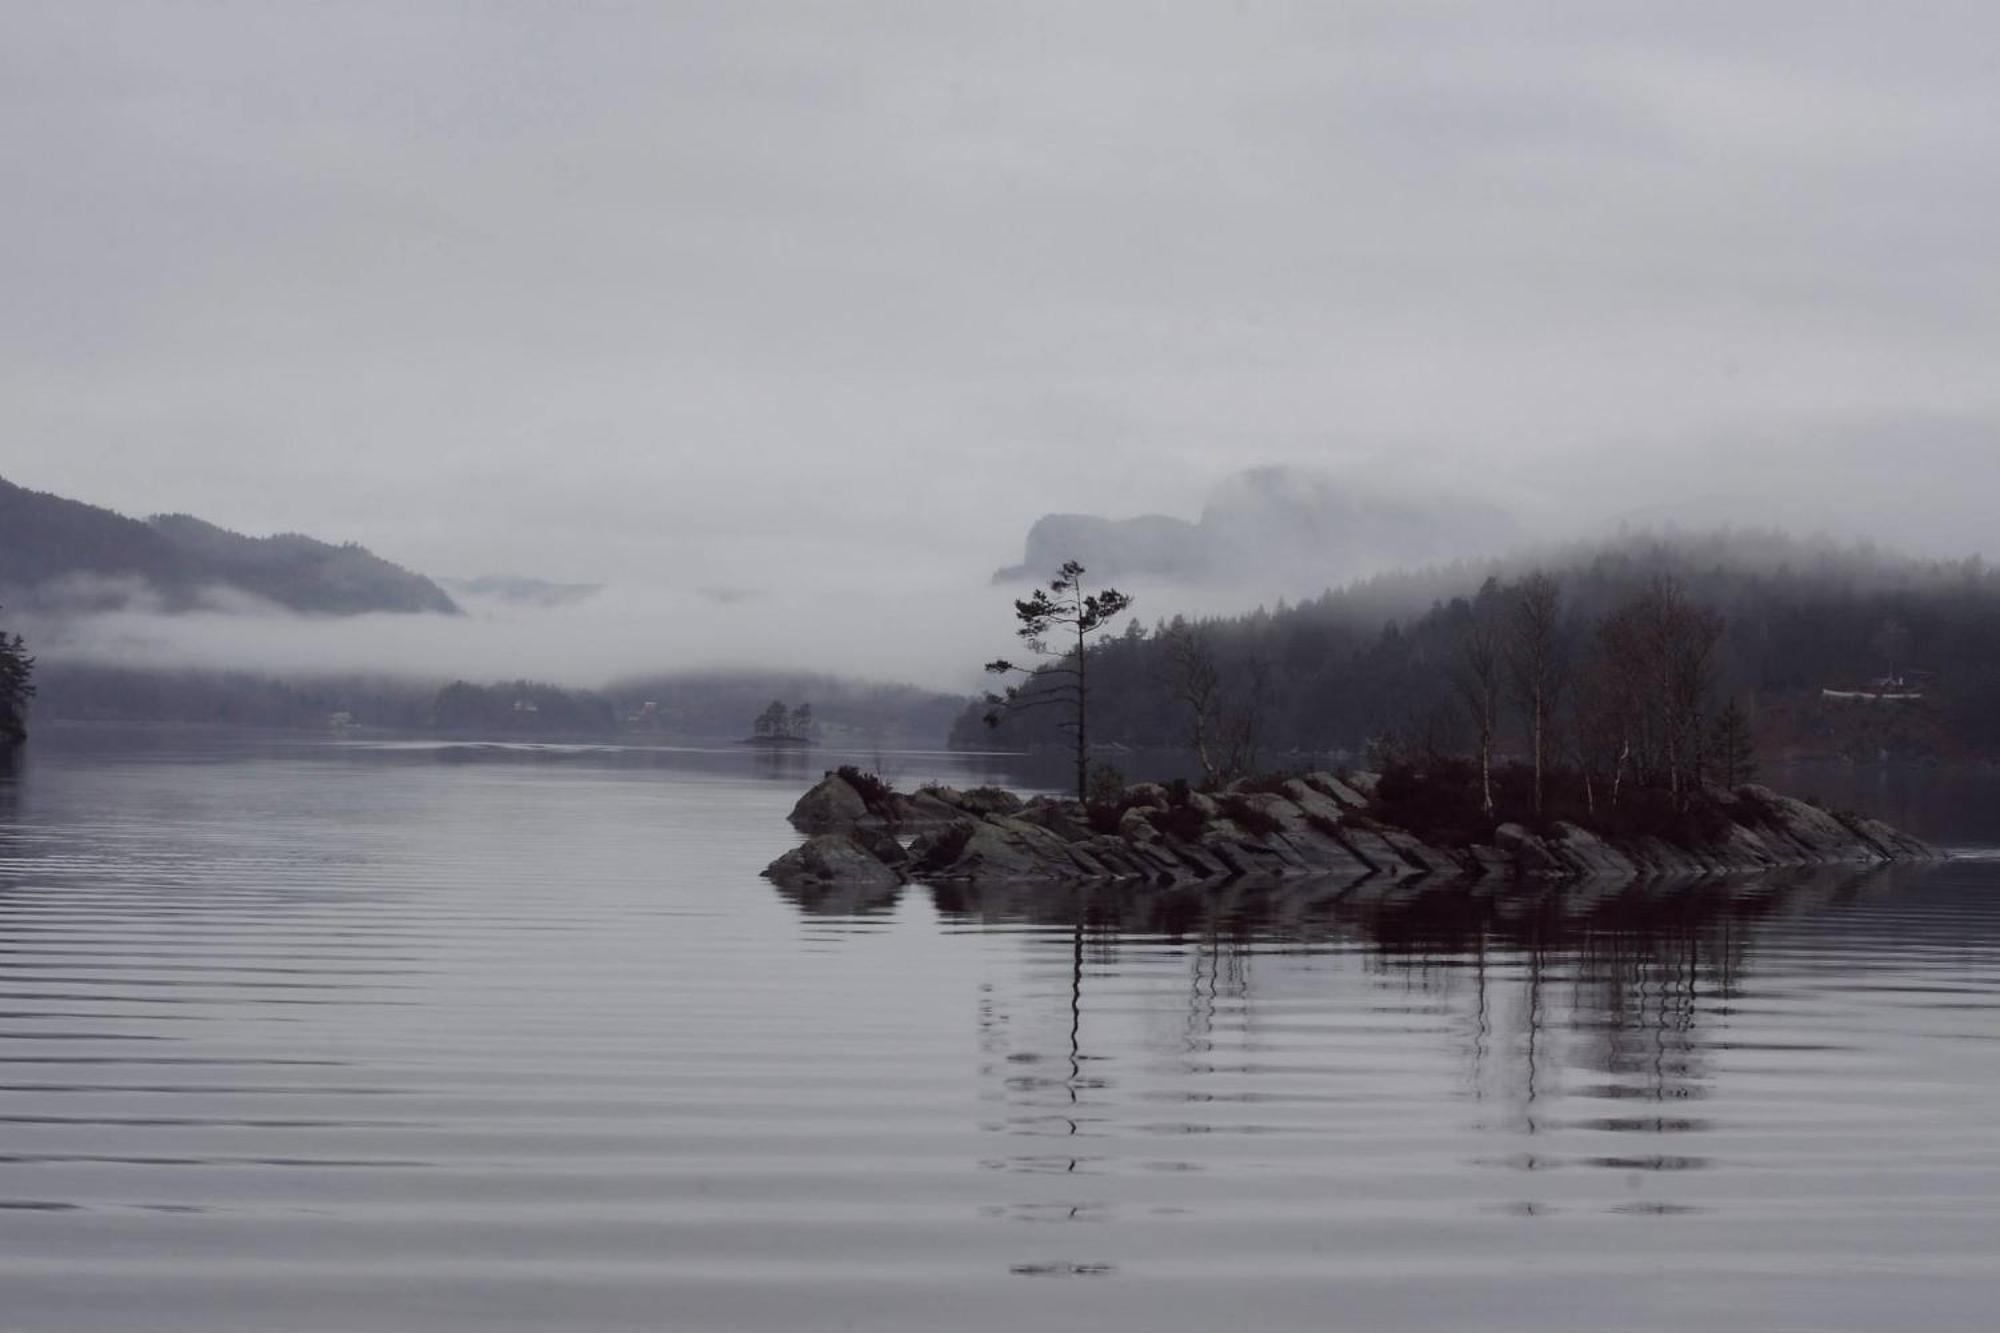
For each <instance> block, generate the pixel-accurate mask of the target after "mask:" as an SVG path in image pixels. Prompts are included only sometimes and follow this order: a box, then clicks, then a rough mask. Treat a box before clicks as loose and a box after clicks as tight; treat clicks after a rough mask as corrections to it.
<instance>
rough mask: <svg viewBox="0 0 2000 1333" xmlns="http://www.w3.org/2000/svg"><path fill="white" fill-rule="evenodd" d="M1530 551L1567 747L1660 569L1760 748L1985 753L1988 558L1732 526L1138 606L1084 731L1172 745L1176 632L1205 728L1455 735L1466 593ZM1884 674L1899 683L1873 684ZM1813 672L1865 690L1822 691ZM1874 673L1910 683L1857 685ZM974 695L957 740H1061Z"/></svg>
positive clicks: (1509, 584) (1995, 747) (1998, 674)
mask: <svg viewBox="0 0 2000 1333" xmlns="http://www.w3.org/2000/svg"><path fill="white" fill-rule="evenodd" d="M1537 569H1539V570H1543V571H1546V572H1547V573H1548V574H1549V575H1550V576H1551V577H1552V578H1553V580H1554V582H1555V585H1556V588H1557V590H1558V593H1559V603H1558V614H1559V622H1558V625H1557V638H1558V647H1559V650H1560V654H1561V657H1562V660H1563V661H1564V662H1565V663H1566V664H1567V667H1568V668H1569V674H1568V675H1567V677H1566V679H1565V680H1564V682H1563V685H1564V688H1563V692H1562V697H1563V704H1564V706H1563V708H1562V710H1561V712H1560V715H1559V716H1558V717H1557V718H1556V719H1555V721H1556V722H1558V723H1559V724H1560V726H1559V727H1558V731H1559V733H1560V735H1559V736H1558V737H1557V739H1558V740H1559V741H1560V742H1561V743H1562V744H1564V745H1571V744H1572V743H1573V742H1574V741H1575V740H1576V738H1577V735H1578V730H1579V729H1578V726H1577V717H1576V704H1577V701H1578V694H1579V691H1580V690H1581V689H1582V687H1583V686H1584V685H1585V684H1586V683H1587V682H1586V670H1587V668H1588V667H1589V665H1590V663H1591V662H1592V661H1593V659H1594V657H1595V656H1596V655H1598V654H1599V653H1600V652H1601V650H1602V647H1603V644H1602V634H1601V627H1602V626H1603V624H1604V622H1605V621H1606V618H1607V617H1610V616H1611V615H1612V614H1613V613H1614V612H1616V611H1618V610H1619V609H1620V608H1621V607H1624V606H1626V605H1628V604H1629V603H1630V602H1631V601H1632V599H1634V598H1635V597H1638V596H1639V595H1640V594H1641V593H1643V592H1644V590H1646V589H1647V588H1648V587H1649V586H1651V585H1653V584H1654V583H1656V582H1657V581H1659V580H1661V579H1666V580H1670V581H1672V583H1673V584H1674V585H1675V586H1676V587H1677V588H1678V589H1679V590H1680V591H1681V593H1682V594H1683V595H1684V596H1685V599H1686V601H1687V602H1688V603H1689V604H1691V605H1692V606H1694V607H1698V608H1706V609H1708V610H1711V611H1713V612H1714V613H1716V614H1717V615H1719V616H1720V618H1721V619H1720V626H1719V635H1718V637H1717V639H1716V642H1715V643H1714V645H1713V652H1712V654H1710V655H1709V656H1708V658H1707V660H1706V661H1705V663H1704V670H1703V680H1702V682H1701V687H1702V693H1703V706H1704V708H1705V709H1707V710H1708V712H1709V713H1710V714H1714V713H1717V712H1719V711H1720V710H1721V709H1722V707H1723V706H1724V705H1725V704H1726V703H1728V702H1730V701H1735V702H1737V703H1738V704H1739V705H1740V706H1741V707H1742V708H1743V709H1744V710H1745V711H1746V713H1747V714H1748V717H1749V720H1750V723H1751V726H1752V728H1753V730H1754V731H1755V733H1756V735H1757V738H1758V740H1759V742H1760V743H1761V745H1762V746H1763V748H1764V749H1765V750H1766V752H1767V753H1769V752H1774V751H1775V752H1790V753H1800V754H1828V755H1844V756H1846V757H1849V758H1855V759H1871V760H1872V759H1877V758H1881V757H1884V756H1885V755H1886V756H1887V757H1891V758H1938V759H1950V758H1960V757H1966V756H1971V755H1978V756H1994V755H2000V574H1996V573H1994V572H1993V571H1990V570H1988V569H1987V568H1986V566H1985V565H1984V564H1983V563H1982V562H1981V561H1979V560H1978V559H1976V558H1975V559H1971V560H1967V561H1964V562H1949V563H1939V562H1928V561H1918V560H1913V559H1908V558H1905V557H1901V556H1897V555H1894V554H1890V553H1886V552H1883V551H1880V550H1877V549H1874V548H1871V547H1866V546H1856V547H1841V546H1835V545H1832V544H1829V543H1824V542H1815V541H1806V540H1800V539H1795V538H1790V537H1785V536H1780V535H1776V534H1770V533H1744V532H1725V533H1716V534H1709V535H1703V536H1685V535H1673V536H1659V535H1646V536H1635V537H1629V538H1625V539H1621V540H1617V541H1614V542H1610V543H1602V544H1593V545H1583V546H1576V547H1571V548H1567V549H1563V550H1558V551H1553V552H1549V553H1546V554H1545V555H1544V556H1543V557H1542V558H1541V559H1539V560H1535V561H1515V562H1502V563H1494V564H1487V565H1471V564H1464V565H1454V566H1449V567H1441V568H1436V569H1429V570H1423V571H1417V572H1413V573H1406V574H1396V575H1391V576H1385V577H1382V578H1377V579H1372V580H1369V581H1366V582H1363V583H1359V584H1356V585H1353V586H1351V587H1348V588H1345V589H1341V590H1338V591H1333V592H1328V593H1326V594H1325V595H1323V596H1321V597H1318V598H1315V599H1312V600H1310V601H1306V602H1303V603H1300V604H1298V605H1295V606H1284V605H1282V604H1281V605H1279V606H1278V607H1276V608H1273V609H1260V610H1258V611H1256V612H1253V613H1251V614H1249V615H1245V616H1238V617H1230V618H1221V619H1212V620H1203V621H1199V622H1193V623H1190V622H1187V621H1181V620H1172V621H1159V620H1156V621H1155V622H1154V624H1153V626H1152V628H1151V629H1147V628H1146V627H1145V626H1144V625H1143V624H1141V623H1139V622H1138V621H1136V620H1135V621H1133V622H1132V623H1130V624H1128V625H1127V626H1126V627H1125V629H1124V632H1123V633H1122V635H1116V636H1115V637H1107V639H1106V641H1104V642H1103V643H1102V644H1101V645H1100V646H1098V647H1097V648H1095V649H1094V650H1093V651H1092V653H1091V659H1090V677H1091V681H1092V686H1093V689H1092V698H1091V716H1090V728H1091V736H1092V739H1093V740H1094V741H1097V742H1100V743H1113V744H1125V745H1131V746H1154V745H1184V744H1186V743H1187V739H1188V736H1189V734H1190V725H1191V721H1192V719H1193V717H1194V716H1195V710H1194V709H1193V708H1192V706H1191V705H1190V703H1189V701H1188V699H1187V697H1186V696H1187V693H1188V691H1187V689H1186V685H1187V671H1186V666H1187V661H1188V655H1189V649H1190V647H1191V646H1193V647H1196V648H1198V649H1199V651H1200V653H1201V655H1202V656H1204V657H1205V659H1206V660H1207V662H1208V663H1209V664H1210V665H1211V666H1212V669H1213V675H1214V679H1215V689H1214V691H1213V695H1214V697H1213V698H1212V699H1211V701H1210V713H1211V719H1210V721H1211V732H1214V731H1217V730H1220V731H1221V732H1223V733H1225V734H1226V733H1228V732H1229V731H1230V730H1231V729H1232V728H1236V729H1239V730H1240V729H1244V728H1247V729H1248V731H1249V733H1250V736H1251V740H1252V741H1253V743H1254V744H1255V746H1256V747H1257V748H1258V749H1260V750H1261V751H1262V752H1263V758H1264V759H1265V760H1266V761H1267V762H1268V761H1269V759H1270V758H1271V756H1273V755H1275V754H1277V753H1279V752H1283V751H1291V750H1303V751H1317V752H1322V753H1324V752H1331V751H1340V750H1346V751H1349V752H1352V753H1355V754H1357V755H1358V754H1359V753H1360V752H1362V750H1363V749H1364V748H1365V747H1366V746H1368V745H1369V744H1370V743H1371V742H1387V743H1389V744H1390V745H1391V746H1400V747H1403V748H1411V747H1423V748H1429V749H1432V750H1449V751H1455V752H1459V753H1465V752H1468V751H1470V750H1471V749H1472V748H1473V746H1474V742H1475V737H1474V736H1473V731H1474V730H1475V728H1474V726H1473V724H1472V722H1471V721H1470V720H1469V719H1470V718H1471V717H1472V713H1471V712H1470V711H1469V710H1468V708H1467V706H1466V703H1465V697H1464V695H1465V690H1464V675H1465V670H1464V665H1465V654H1466V644H1467V637H1468V634H1469V632H1470V627H1471V626H1472V624H1473V623H1474V621H1475V619H1476V618H1477V617H1476V613H1475V608H1476V605H1477V594H1478V593H1479V590H1480V588H1481V586H1482V585H1483V584H1485V583H1486V581H1487V580H1488V579H1493V580H1496V583H1495V588H1496V590H1497V591H1498V592H1499V593H1501V594H1503V595H1504V594H1506V593H1507V592H1509V591H1510V590H1511V589H1512V588H1514V587H1515V586H1517V585H1518V582H1519V581H1520V580H1521V579H1523V578H1524V577H1526V576H1528V575H1529V574H1531V573H1532V572H1534V571H1535V570H1537ZM1141 609H1142V610H1144V609H1146V608H1143V607H1142V608H1141ZM1114 633H1115V631H1114ZM1885 678H1896V679H1902V680H1904V681H1905V682H1906V685H1905V686H1904V687H1902V688H1900V689H1890V690H1882V689H1876V688H1873V687H1872V686H1871V685H1870V683H1871V682H1877V681H1880V680H1883V679H1885ZM1829 688H1832V689H1835V690H1842V691H1847V692H1852V693H1856V694H1860V695H1864V696H1870V697H1864V698H1861V699H1852V700H1839V699H1829V698H1827V697H1824V695H1823V691H1824V690H1826V689H1829ZM1031 693H1032V690H1031ZM1513 693H1514V690H1513V688H1512V685H1511V684H1505V685H1503V694H1504V695H1506V696H1508V698H1509V699H1511V696H1512V694H1513ZM1882 693H1888V694H1907V695H1911V696H1916V697H1913V698H1908V699H1888V700H1884V699H1876V698H1873V697H1872V695H1873V694H1882ZM1503 702H1506V700H1503ZM986 711H987V710H986V709H983V708H975V709H968V710H967V711H966V712H965V713H964V714H963V715H962V716H961V717H960V718H959V721H958V723H957V725H956V726H955V727H954V729H953V743H954V744H958V745H966V746H971V745H982V746H985V745H993V744H995V743H996V742H997V743H1001V744H1006V745H1009V746H1026V747H1035V746H1044V745H1045V746H1051V747H1053V746H1058V745H1061V744H1063V743H1065V738H1064V736H1063V733H1062V732H1061V731H1060V729H1059V723H1060V720H1061V715H1062V710H1061V709H1041V710H1038V711H1034V712H1027V711H1022V710H1018V709H1017V710H1013V711H1012V712H1011V714H1010V715H1008V716H1005V717H1004V718H1003V719H1002V721H1001V723H1000V725H999V726H998V727H997V728H989V727H987V726H986V725H984V724H983V723H982V721H981V715H982V714H983V713H985V712H986ZM1520 711H1521V710H1520V709H1519V708H1517V707H1514V706H1512V705H1511V703H1509V705H1508V706H1507V707H1504V708H1503V709H1502V712H1503V713H1504V714H1505V716H1504V717H1503V719H1502V726H1501V735H1500V737H1499V744H1500V745H1501V746H1503V747H1505V748H1510V749H1512V750H1513V751H1514V752H1516V753H1519V752H1520V751H1521V750H1522V748H1523V745H1524V734H1523V733H1524V728H1523V724H1522V721H1521V717H1520Z"/></svg>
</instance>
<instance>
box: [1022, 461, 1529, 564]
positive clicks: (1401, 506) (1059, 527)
mask: <svg viewBox="0 0 2000 1333" xmlns="http://www.w3.org/2000/svg"><path fill="white" fill-rule="evenodd" d="M1518 537H1519V529H1518V527H1517V525H1516V523H1515V521H1514V520H1513V519H1512V518H1511V517H1510V516H1509V515H1508V514H1507V513H1506V512H1504V511H1503V510H1501V509H1499V508H1498V507H1496V506H1494V505H1491V504H1487V503H1484V502H1481V501H1479V500H1475V499H1470V498H1466V497H1464V496H1460V495H1454V494H1452V493H1450V492H1449V491H1447V490H1446V489H1444V488H1429V489H1426V490H1423V491H1404V492H1398V491H1395V490H1392V489H1388V488H1385V487H1384V486H1382V485H1380V484H1378V483H1376V482H1375V481H1373V480H1372V479H1370V478H1369V477H1368V476H1366V475H1365V474H1363V473H1359V472H1356V471H1353V470H1349V471H1346V472H1343V473H1334V472H1329V471H1323V470H1320V469H1316V468H1302V467H1258V468H1250V469H1247V470H1246V471H1242V472H1238V473H1235V474H1233V475H1231V476H1229V477H1227V478H1225V479H1224V480H1223V481H1222V482H1221V483H1220V484H1219V485H1218V486H1216V487H1215V489H1214V490H1213V491H1211V492H1210V494H1209V496H1208V499H1207V502H1206V503H1205V504H1204V505H1203V506H1202V512H1201V517H1200V518H1199V519H1197V520H1195V521H1192V522H1190V521H1189V520H1187V519H1184V518H1174V517H1171V516H1169V515H1165V514H1142V515H1140V516H1139V517H1137V518H1124V519H1114V518H1104V517H1101V516H1099V515H1096V514H1044V515H1043V516H1042V517H1041V518H1039V519H1037V520H1036V521H1035V523H1034V526H1033V527H1031V528H1030V529H1029V530H1028V539H1027V549H1026V555H1025V558H1024V559H1023V561H1022V562H1021V563H1020V564H1018V565H1014V566H1012V567H1010V568H1007V569H1002V570H999V571H997V572H996V573H995V574H994V575H993V581H994V582H995V583H1012V582H1016V581H1021V580H1040V579H1045V578H1047V577H1049V575H1050V574H1052V573H1053V572H1054V571H1055V570H1056V568H1057V567H1059V566H1060V565H1061V564H1062V562H1063V561H1065V560H1076V561H1079V562H1080V563H1082V564H1083V565H1084V566H1085V567H1086V568H1087V569H1089V570H1090V572H1091V573H1092V574H1093V575H1094V576H1096V577H1097V578H1098V579H1099V580H1104V579H1122V578H1156V579H1163V580H1166V581H1168V582H1171V583H1202V582H1210V581H1216V582H1223V581H1237V580H1242V581H1252V580H1254V581H1257V582H1258V583H1260V585H1262V586H1273V587H1275V586H1277V585H1276V584H1274V582H1273V580H1278V581H1281V582H1282V581H1285V580H1289V579H1295V578H1303V579H1304V581H1305V583H1306V584H1307V585H1308V586H1311V587H1313V588H1322V587H1327V586H1331V585H1333V584H1335V583H1340V582H1345V581H1347V580H1350V579H1354V578H1360V577H1365V576H1367V575H1371V574H1375V573H1380V572H1383V571H1386V570H1390V569H1396V568H1401V567H1407V566H1413V565H1426V564H1435V563H1441V562H1444V561H1448V560H1454V559H1464V558H1468V557H1477V556H1489V555H1493V554H1495V553H1497V552H1498V551H1500V550H1501V549H1503V548H1504V547H1506V546H1508V545H1510V544H1511V543H1513V542H1514V541H1515V540H1517V539H1518Z"/></svg>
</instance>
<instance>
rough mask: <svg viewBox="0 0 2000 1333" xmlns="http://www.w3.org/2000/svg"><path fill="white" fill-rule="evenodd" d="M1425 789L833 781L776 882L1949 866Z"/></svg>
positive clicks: (1826, 844) (1741, 819) (1811, 834)
mask: <svg viewBox="0 0 2000 1333" xmlns="http://www.w3.org/2000/svg"><path fill="white" fill-rule="evenodd" d="M1408 787H1409V784H1408V782H1407V780H1399V783H1389V784H1385V782H1384V780H1383V778H1382V777H1381V776H1378V775H1376V774H1370V773H1348V774H1336V773H1327V772H1313V773H1303V774H1298V775H1292V776H1271V777H1262V778H1252V779H1246V780H1244V781H1239V782H1236V783H1232V784H1230V785H1228V786H1226V787H1224V788H1222V789H1220V790H1217V791H1213V792H1203V791H1197V790H1193V789H1192V788H1190V787H1189V786H1188V784H1186V783H1173V784H1170V785H1161V784H1157V783H1140V784H1138V785H1135V786H1131V787H1127V788H1125V789H1124V791H1123V792H1122V794H1120V795H1119V796H1118V797H1117V798H1116V799H1115V800H1107V801H1105V802H1103V803H1099V804H1090V805H1086V804H1084V803H1081V802H1078V801H1075V800H1065V799H1059V798H1055V797H1048V796H1037V797H1034V798H1032V799H1028V800H1023V799H1022V798H1020V797H1019V796H1017V795H1015V794H1013V793H1012V792H1008V791H1005V790H1002V789H1000V788H996V787H979V788H973V789H971V790H965V791H961V790H958V789H956V788H952V787H943V786H931V787H924V788H920V789H919V790H917V791H915V792H912V793H904V792H899V791H895V790H894V789H892V788H891V787H889V786H887V785H886V784H884V783H883V782H881V781H880V780H879V779H877V778H875V777H874V776H872V775H870V774H867V773H862V772H860V771H858V770H856V769H853V768H843V769H840V770H838V771H835V772H830V773H828V774H827V775H826V776H825V778H824V779H822V780H821V781H820V782H819V783H818V784H817V785H816V786H814V787H813V788H812V790H810V791H808V792H807V793H806V794H805V795H804V796H803V797H802V798H800V800H799V802H798V804H797V805H796V806H795V807H794V808H793V810H792V813H791V822H792V824H793V826H794V827H796V828H797V829H798V830H799V831H800V832H801V833H804V834H806V835H807V837H806V840H805V842H803V843H802V844H801V845H799V846H797V847H795V848H793V849H792V850H791V851H788V852H786V853H785V854H784V855H782V856H780V857H779V858H778V859H777V860H775V861H773V862H772V863H771V865H770V866H769V867H768V868H767V869H766V870H765V872H764V873H765V875H766V876H767V877H768V878H770V879H771V880H772V881H774V882H776V883H778V884H780V885H785V886H800V887H810V886H818V885H835V884H840V885H851V886H867V885H885V886H886V885H890V884H901V883H905V882H908V881H911V880H917V881H923V882H933V883H943V882H953V881H959V882H965V881H973V882H989V881H990V882H1002V881H1012V882H1039V883H1096V882H1109V881H1121V880H1122V881H1143V882H1146V883H1150V884H1155V885H1160V886H1189V885H1197V884H1206V883H1218V884H1219V883H1224V882H1228V881H1231V880H1237V879H1243V878H1260V879H1275V878H1285V877H1292V876H1305V875H1337V876H1346V877H1351V878H1356V879H1359V878H1364V877H1369V876H1380V877H1386V878H1392V879H1394V878H1410V877H1417V876H1433V875H1434V876H1440V877H1446V878H1477V879H1487V878H1498V879H1503V880H1506V879H1523V880H1537V881H1551V880H1580V879H1618V880H1635V879H1647V878H1664V877H1675V878H1686V877H1699V876H1710V875H1726V874H1736V873H1749V872H1755V871H1764V870H1772V869H1778V868H1783V867H1797V866H1825V865H1868V864H1880V863H1885V862H1897V861H1931V860H1940V859H1943V858H1942V854H1941V853H1940V852H1938V851H1937V850H1935V849H1933V848H1931V847H1930V846H1928V845H1926V844H1925V843H1923V842H1921V841H1919V840H1918V839H1916V838H1913V837H1911V836H1909V835H1908V834H1906V833H1903V832H1901V831H1899V830H1897V829H1894V828H1891V827H1890V826H1888V825H1887V824H1884V823H1882V822H1881V821H1879V820H1875V819H1870V818H1868V817H1866V816H1863V815H1858V814H1854V813H1851V812H1847V811H1834V810H1828V809H1824V808H1821V807H1820V806H1818V805H1815V804H1812V803H1809V802H1807V801H1802V800H1798V799H1795V798H1793V797H1789V796H1784V795H1780V794H1779V793H1777V792H1775V791H1772V790H1771V789H1770V788H1768V787H1762V786H1757V785H1754V784H1746V785H1743V786H1739V787H1735V788H1723V787H1718V786H1708V787H1704V788H1702V789H1700V790H1699V791H1698V792H1695V793H1691V794H1688V795H1686V796H1684V797H1682V798H1680V799H1679V800H1678V801H1677V802H1676V804H1675V805H1674V807H1673V817H1672V818H1671V819H1664V820H1663V819H1661V818H1658V817H1655V818H1652V819H1645V818H1638V817H1634V816H1632V815H1629V814H1627V815H1623V816H1621V817H1619V818H1607V819H1606V820H1605V821H1603V826H1602V827H1601V828H1599V829H1597V830H1595V831H1594V830H1592V829H1588V828H1585V827H1583V825H1582V824H1581V823H1578V822H1574V821H1570V820H1562V819H1554V820H1549V821H1546V822H1545V823H1544V824H1543V825H1541V826H1540V827H1538V828H1533V829H1531V828H1530V827H1528V826H1527V825H1526V824H1524V823H1521V822H1511V821H1510V822H1501V823H1497V824H1494V825H1492V826H1491V827H1490V828H1486V827H1479V826H1478V825H1477V823H1476V822H1475V823H1474V824H1473V826H1471V827H1470V828H1467V827H1465V826H1463V824H1462V823H1461V825H1459V826H1453V827H1447V826H1446V825H1447V824H1448V823H1449V821H1437V820H1429V819H1427V820H1422V821H1412V822H1416V823H1420V824H1423V825H1426V826H1425V827H1420V828H1413V827H1407V826H1403V825H1399V823H1398V822H1396V820H1395V816H1396V815H1397V814H1398V813H1399V812H1401V811H1405V810H1410V809H1416V808H1421V807H1420V806H1415V805H1412V803H1411V802H1410V801H1409V800H1408Z"/></svg>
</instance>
